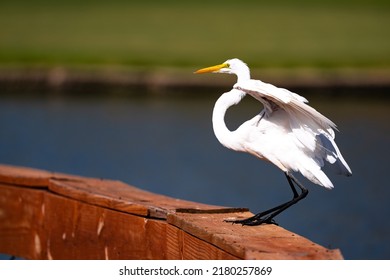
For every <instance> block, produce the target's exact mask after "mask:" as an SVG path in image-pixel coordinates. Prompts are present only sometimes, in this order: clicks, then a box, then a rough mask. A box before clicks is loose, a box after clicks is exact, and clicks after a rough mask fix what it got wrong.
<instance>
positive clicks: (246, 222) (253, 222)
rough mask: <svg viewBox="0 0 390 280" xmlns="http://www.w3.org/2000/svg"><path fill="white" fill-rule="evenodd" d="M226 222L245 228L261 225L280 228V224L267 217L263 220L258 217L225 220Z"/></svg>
mask: <svg viewBox="0 0 390 280" xmlns="http://www.w3.org/2000/svg"><path fill="white" fill-rule="evenodd" d="M225 222H227V223H232V224H241V225H243V226H259V225H261V224H273V225H277V226H278V224H277V223H276V222H275V220H274V219H272V217H265V218H263V219H262V218H261V217H259V216H257V215H255V216H253V217H250V218H247V219H242V220H225Z"/></svg>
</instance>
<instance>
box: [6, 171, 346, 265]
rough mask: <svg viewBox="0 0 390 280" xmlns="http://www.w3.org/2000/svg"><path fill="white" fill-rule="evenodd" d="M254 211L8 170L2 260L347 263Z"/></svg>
mask: <svg viewBox="0 0 390 280" xmlns="http://www.w3.org/2000/svg"><path fill="white" fill-rule="evenodd" d="M250 215H251V213H250V212H248V211H247V210H246V209H237V208H227V207H219V206H213V205H205V204H201V203H196V202H191V201H184V200H179V199H175V198H171V197H167V196H163V195H158V194H154V193H151V192H147V191H144V190H141V189H138V188H135V187H133V186H130V185H127V184H125V183H123V182H120V181H113V180H103V179H94V178H85V177H78V176H72V175H66V174H59V173H52V172H48V171H43V170H36V169H31V168H23V167H15V166H8V165H0V253H5V254H9V255H14V256H18V257H22V258H27V259H162V260H164V259H342V255H341V253H340V251H339V250H338V249H335V250H330V249H327V248H324V247H322V246H320V245H318V244H315V243H313V242H312V241H310V240H308V239H306V238H304V237H302V236H299V235H297V234H295V233H292V232H290V231H288V230H286V229H284V228H282V227H279V226H276V225H261V226H258V227H246V226H241V225H233V224H231V223H226V222H224V221H223V220H224V219H227V218H235V217H247V216H250Z"/></svg>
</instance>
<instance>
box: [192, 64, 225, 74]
mask: <svg viewBox="0 0 390 280" xmlns="http://www.w3.org/2000/svg"><path fill="white" fill-rule="evenodd" d="M227 67H229V64H227V63H222V64H218V65H215V66H210V67H206V68H202V69H199V70H197V71H195V72H194V74H203V73H211V72H217V71H218V70H221V69H222V68H227Z"/></svg>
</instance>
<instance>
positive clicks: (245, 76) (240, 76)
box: [236, 66, 251, 83]
mask: <svg viewBox="0 0 390 280" xmlns="http://www.w3.org/2000/svg"><path fill="white" fill-rule="evenodd" d="M236 75H237V83H240V82H245V81H247V80H250V79H251V73H250V70H249V68H248V67H246V66H245V67H243V68H242V69H240V72H238V73H237V74H236Z"/></svg>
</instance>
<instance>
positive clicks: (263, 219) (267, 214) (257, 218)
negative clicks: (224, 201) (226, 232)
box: [226, 172, 309, 226]
mask: <svg viewBox="0 0 390 280" xmlns="http://www.w3.org/2000/svg"><path fill="white" fill-rule="evenodd" d="M285 175H286V178H287V181H288V183H289V185H290V188H291V190H292V192H293V195H294V196H293V198H292V199H291V200H290V201H287V202H285V203H283V204H280V205H278V206H276V207H274V208H271V209H269V210H266V211H263V212H260V213H258V214H256V215H254V216H252V217H250V218H247V219H243V220H232V221H230V220H228V221H226V222H232V223H234V224H242V225H245V226H257V225H261V224H276V222H275V221H274V217H275V216H277V215H279V214H280V213H282V212H283V211H284V210H286V209H287V208H289V207H290V206H292V205H294V204H295V203H297V202H298V201H300V200H301V199H303V198H305V197H306V196H307V194H308V193H309V191H308V190H307V189H306V188H305V187H304V186H303V185H302V184H301V183H300V182H299V181H298V180H297V179H296V178H295V177H294V176H293V175H291V174H289V173H287V172H285ZM294 183H295V185H296V186H298V188H299V189H300V190H301V193H300V194H298V192H297V189H296V188H295V186H294Z"/></svg>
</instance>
